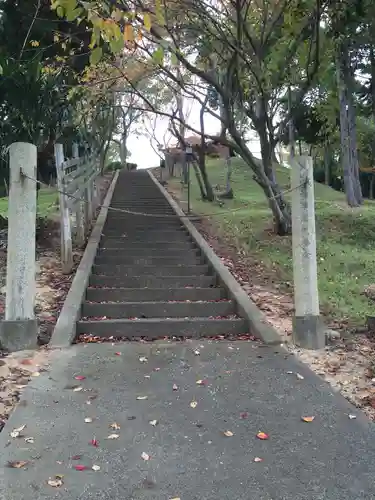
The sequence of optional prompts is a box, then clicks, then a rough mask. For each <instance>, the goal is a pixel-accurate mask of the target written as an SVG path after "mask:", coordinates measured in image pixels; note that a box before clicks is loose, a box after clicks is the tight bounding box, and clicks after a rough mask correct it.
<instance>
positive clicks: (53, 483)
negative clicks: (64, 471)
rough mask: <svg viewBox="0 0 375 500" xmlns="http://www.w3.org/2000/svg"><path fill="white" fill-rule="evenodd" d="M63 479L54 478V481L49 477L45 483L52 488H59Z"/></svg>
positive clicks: (60, 477) (61, 477) (59, 477)
mask: <svg viewBox="0 0 375 500" xmlns="http://www.w3.org/2000/svg"><path fill="white" fill-rule="evenodd" d="M63 477H64V476H55V477H54V479H52V478H51V477H50V478H49V479H48V481H47V484H49V485H50V486H52V487H53V488H59V487H60V486H62V485H63Z"/></svg>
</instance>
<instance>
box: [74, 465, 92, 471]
mask: <svg viewBox="0 0 375 500" xmlns="http://www.w3.org/2000/svg"><path fill="white" fill-rule="evenodd" d="M73 469H75V470H79V471H82V470H87V469H88V467H86V465H73Z"/></svg>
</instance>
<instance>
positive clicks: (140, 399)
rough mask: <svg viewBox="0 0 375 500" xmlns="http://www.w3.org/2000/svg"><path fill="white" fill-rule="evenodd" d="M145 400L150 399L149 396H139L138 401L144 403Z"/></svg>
mask: <svg viewBox="0 0 375 500" xmlns="http://www.w3.org/2000/svg"><path fill="white" fill-rule="evenodd" d="M145 399H148V396H137V400H138V401H144V400H145Z"/></svg>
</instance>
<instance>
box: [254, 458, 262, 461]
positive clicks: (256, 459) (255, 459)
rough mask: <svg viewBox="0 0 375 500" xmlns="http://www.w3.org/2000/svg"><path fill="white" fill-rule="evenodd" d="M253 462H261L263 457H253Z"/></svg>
mask: <svg viewBox="0 0 375 500" xmlns="http://www.w3.org/2000/svg"><path fill="white" fill-rule="evenodd" d="M254 462H263V458H260V457H255V458H254Z"/></svg>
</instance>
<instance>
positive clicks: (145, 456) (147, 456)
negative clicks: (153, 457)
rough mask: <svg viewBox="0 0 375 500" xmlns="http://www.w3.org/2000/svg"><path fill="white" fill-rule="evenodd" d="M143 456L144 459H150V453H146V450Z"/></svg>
mask: <svg viewBox="0 0 375 500" xmlns="http://www.w3.org/2000/svg"><path fill="white" fill-rule="evenodd" d="M141 457H142V458H143V460H146V461H147V460H150V455H148V454H147V453H145V452H144V451H143V452H142V455H141Z"/></svg>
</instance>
